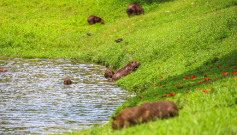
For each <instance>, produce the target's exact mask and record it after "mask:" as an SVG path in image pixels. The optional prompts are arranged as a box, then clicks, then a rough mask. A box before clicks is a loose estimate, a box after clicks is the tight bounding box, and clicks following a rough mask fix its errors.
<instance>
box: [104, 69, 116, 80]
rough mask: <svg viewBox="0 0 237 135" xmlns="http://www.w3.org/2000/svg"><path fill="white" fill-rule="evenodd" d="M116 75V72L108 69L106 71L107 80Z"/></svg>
mask: <svg viewBox="0 0 237 135" xmlns="http://www.w3.org/2000/svg"><path fill="white" fill-rule="evenodd" d="M113 75H114V72H113V71H112V70H111V69H107V70H106V71H105V75H104V76H105V78H112V76H113Z"/></svg>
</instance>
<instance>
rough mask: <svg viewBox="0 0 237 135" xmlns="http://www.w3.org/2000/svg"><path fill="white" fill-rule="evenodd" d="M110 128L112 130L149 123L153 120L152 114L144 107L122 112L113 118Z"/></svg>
mask: <svg viewBox="0 0 237 135" xmlns="http://www.w3.org/2000/svg"><path fill="white" fill-rule="evenodd" d="M112 119H113V122H112V128H113V129H114V130H117V129H121V128H124V129H125V128H127V127H129V126H134V125H136V124H139V123H144V122H149V121H150V120H152V119H153V116H152V113H151V112H150V110H148V109H147V108H146V107H142V106H138V107H133V108H127V109H124V110H122V111H121V112H120V113H119V115H117V116H116V117H113V118H112Z"/></svg>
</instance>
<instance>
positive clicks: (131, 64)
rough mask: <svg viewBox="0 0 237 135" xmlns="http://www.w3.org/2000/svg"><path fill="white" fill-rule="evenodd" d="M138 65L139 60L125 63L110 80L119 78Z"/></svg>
mask: <svg viewBox="0 0 237 135" xmlns="http://www.w3.org/2000/svg"><path fill="white" fill-rule="evenodd" d="M139 65H140V62H139V61H131V62H129V63H128V64H127V65H125V66H124V67H123V68H121V69H120V70H119V71H117V72H116V73H115V74H114V75H113V77H112V80H113V81H116V80H119V79H120V78H122V77H124V76H126V75H128V74H130V73H132V71H134V70H135V68H137V67H138V66H139Z"/></svg>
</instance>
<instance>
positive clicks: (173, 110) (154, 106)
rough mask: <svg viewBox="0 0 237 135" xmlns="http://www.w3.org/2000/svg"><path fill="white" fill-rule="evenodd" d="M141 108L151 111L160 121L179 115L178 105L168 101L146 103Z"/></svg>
mask: <svg viewBox="0 0 237 135" xmlns="http://www.w3.org/2000/svg"><path fill="white" fill-rule="evenodd" d="M141 106H143V107H146V108H147V109H149V110H150V111H151V113H152V115H153V116H154V117H155V118H159V119H165V118H169V117H174V116H177V115H179V110H178V107H177V105H176V104H175V103H173V102H171V101H168V100H162V101H157V102H154V103H145V104H142V105H141Z"/></svg>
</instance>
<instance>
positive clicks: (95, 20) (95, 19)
mask: <svg viewBox="0 0 237 135" xmlns="http://www.w3.org/2000/svg"><path fill="white" fill-rule="evenodd" d="M87 22H88V23H89V24H90V25H93V24H95V23H99V22H100V23H101V24H104V23H105V22H104V20H102V19H101V18H99V17H97V16H93V15H92V16H89V17H88V19H87Z"/></svg>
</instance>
